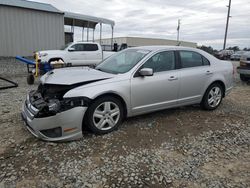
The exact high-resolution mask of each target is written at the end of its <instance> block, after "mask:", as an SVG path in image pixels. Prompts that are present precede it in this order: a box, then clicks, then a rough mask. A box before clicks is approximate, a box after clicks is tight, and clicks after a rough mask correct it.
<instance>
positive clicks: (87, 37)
mask: <svg viewBox="0 0 250 188" xmlns="http://www.w3.org/2000/svg"><path fill="white" fill-rule="evenodd" d="M87 42H89V22H88V28H87Z"/></svg>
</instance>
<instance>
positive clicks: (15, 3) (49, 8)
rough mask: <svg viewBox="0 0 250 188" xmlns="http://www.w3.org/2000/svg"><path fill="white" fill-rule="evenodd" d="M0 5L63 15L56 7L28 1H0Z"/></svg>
mask: <svg viewBox="0 0 250 188" xmlns="http://www.w3.org/2000/svg"><path fill="white" fill-rule="evenodd" d="M0 5H5V6H14V7H21V8H27V9H35V10H41V11H46V12H54V13H61V14H63V12H62V11H60V10H58V9H57V8H55V7H54V6H52V5H50V4H46V3H39V2H33V1H26V0H0Z"/></svg>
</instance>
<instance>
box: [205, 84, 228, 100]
mask: <svg viewBox="0 0 250 188" xmlns="http://www.w3.org/2000/svg"><path fill="white" fill-rule="evenodd" d="M215 83H217V84H219V85H220V86H221V87H222V90H223V91H222V92H223V95H222V97H225V93H226V85H225V83H224V82H223V81H221V80H215V81H213V82H212V83H211V84H210V85H209V86H208V87H207V89H208V88H209V87H210V86H211V85H212V84H215ZM207 89H206V91H207Z"/></svg>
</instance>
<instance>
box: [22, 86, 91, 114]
mask: <svg viewBox="0 0 250 188" xmlns="http://www.w3.org/2000/svg"><path fill="white" fill-rule="evenodd" d="M75 87H77V86H75V85H71V86H68V85H55V84H44V85H42V84H40V85H39V87H38V89H37V90H36V91H31V92H30V93H29V101H30V104H31V105H32V106H33V107H35V108H36V109H37V110H38V112H37V113H36V114H35V117H36V118H43V117H49V116H54V115H56V114H57V113H60V112H63V111H66V110H69V109H71V108H74V107H79V106H85V107H87V106H88V105H89V103H90V99H88V98H86V97H74V98H63V96H64V94H65V93H66V92H68V91H69V90H71V89H73V88H75ZM26 102H27V101H26Z"/></svg>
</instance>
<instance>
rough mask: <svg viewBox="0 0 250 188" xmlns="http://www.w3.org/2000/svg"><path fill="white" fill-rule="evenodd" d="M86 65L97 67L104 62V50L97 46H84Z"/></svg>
mask: <svg viewBox="0 0 250 188" xmlns="http://www.w3.org/2000/svg"><path fill="white" fill-rule="evenodd" d="M83 56H84V59H85V65H96V64H99V63H100V62H101V60H102V49H99V46H98V45H97V44H84V53H83Z"/></svg>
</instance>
